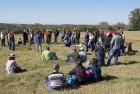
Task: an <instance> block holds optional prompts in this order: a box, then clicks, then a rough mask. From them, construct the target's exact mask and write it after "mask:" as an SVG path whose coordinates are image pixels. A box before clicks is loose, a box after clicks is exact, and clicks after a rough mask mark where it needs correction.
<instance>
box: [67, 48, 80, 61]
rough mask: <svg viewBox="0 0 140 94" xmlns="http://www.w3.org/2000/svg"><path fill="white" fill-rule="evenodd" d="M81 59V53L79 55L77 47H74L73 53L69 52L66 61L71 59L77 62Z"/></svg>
mask: <svg viewBox="0 0 140 94" xmlns="http://www.w3.org/2000/svg"><path fill="white" fill-rule="evenodd" d="M80 59H81V58H80V55H79V52H78V51H77V49H73V52H72V54H69V55H68V56H67V58H66V62H68V61H69V60H70V61H71V62H72V63H76V62H77V61H78V60H80Z"/></svg>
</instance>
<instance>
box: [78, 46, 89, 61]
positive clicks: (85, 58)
mask: <svg viewBox="0 0 140 94" xmlns="http://www.w3.org/2000/svg"><path fill="white" fill-rule="evenodd" d="M79 55H80V58H81V62H85V61H86V60H87V53H86V52H85V51H84V48H83V47H80V49H79Z"/></svg>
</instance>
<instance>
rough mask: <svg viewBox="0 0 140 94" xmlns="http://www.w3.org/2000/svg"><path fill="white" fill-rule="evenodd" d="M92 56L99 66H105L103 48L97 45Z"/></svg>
mask: <svg viewBox="0 0 140 94" xmlns="http://www.w3.org/2000/svg"><path fill="white" fill-rule="evenodd" d="M94 54H95V56H96V58H97V60H98V64H99V65H100V66H104V65H105V62H104V60H105V51H104V48H103V47H102V46H101V44H100V43H97V45H96V48H95V50H94Z"/></svg>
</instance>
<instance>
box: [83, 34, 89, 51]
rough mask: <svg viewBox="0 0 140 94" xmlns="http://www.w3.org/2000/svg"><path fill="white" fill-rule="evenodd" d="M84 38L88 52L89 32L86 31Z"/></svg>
mask: <svg viewBox="0 0 140 94" xmlns="http://www.w3.org/2000/svg"><path fill="white" fill-rule="evenodd" d="M84 39H85V47H86V52H88V43H89V33H88V32H86V33H85V36H84Z"/></svg>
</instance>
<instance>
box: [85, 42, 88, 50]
mask: <svg viewBox="0 0 140 94" xmlns="http://www.w3.org/2000/svg"><path fill="white" fill-rule="evenodd" d="M85 47H86V52H88V41H87V40H85Z"/></svg>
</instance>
